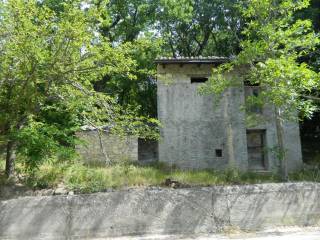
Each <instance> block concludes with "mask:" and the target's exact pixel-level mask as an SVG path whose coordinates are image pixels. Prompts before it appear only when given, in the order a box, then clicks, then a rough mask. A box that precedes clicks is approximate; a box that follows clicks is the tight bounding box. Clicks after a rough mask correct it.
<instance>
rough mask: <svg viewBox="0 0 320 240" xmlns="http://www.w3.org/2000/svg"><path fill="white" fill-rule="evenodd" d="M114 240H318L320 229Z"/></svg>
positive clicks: (135, 237) (148, 236) (147, 236)
mask: <svg viewBox="0 0 320 240" xmlns="http://www.w3.org/2000/svg"><path fill="white" fill-rule="evenodd" d="M110 239H114V240H126V239H128V240H175V239H176V240H320V228H296V229H280V230H279V229H277V230H275V231H265V232H258V233H234V234H228V235H223V234H213V235H193V236H185V235H146V236H130V237H118V238H110Z"/></svg>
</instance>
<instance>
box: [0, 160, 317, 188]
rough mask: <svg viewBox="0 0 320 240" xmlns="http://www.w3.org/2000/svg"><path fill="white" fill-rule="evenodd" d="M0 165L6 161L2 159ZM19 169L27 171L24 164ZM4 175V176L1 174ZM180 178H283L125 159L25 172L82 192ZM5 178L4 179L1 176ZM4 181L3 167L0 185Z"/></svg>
mask: <svg viewBox="0 0 320 240" xmlns="http://www.w3.org/2000/svg"><path fill="white" fill-rule="evenodd" d="M0 167H1V169H3V168H4V164H3V163H2V162H1V161H0ZM17 171H18V172H20V173H21V174H23V173H24V169H23V165H21V164H20V165H19V164H18V165H17ZM1 176H2V177H1ZM169 178H170V179H172V180H175V181H177V182H178V183H179V184H180V186H212V185H230V184H254V183H266V182H280V178H279V177H278V176H277V175H276V174H258V173H253V172H249V173H242V172H239V171H237V170H235V169H228V170H225V171H215V170H192V171H187V170H179V169H176V168H169V167H168V166H166V165H164V164H159V163H158V164H153V165H149V166H139V165H137V164H129V163H122V164H116V165H112V166H108V167H103V166H86V165H84V164H82V163H80V162H77V161H74V162H59V161H55V160H50V161H47V162H45V163H44V164H42V165H41V166H40V167H39V168H38V169H36V170H35V171H33V172H32V173H28V174H25V177H24V178H23V182H24V183H25V184H26V185H28V186H30V187H33V188H55V187H57V186H58V185H59V184H63V185H64V186H65V187H66V188H68V189H69V190H74V191H77V192H82V193H89V192H98V191H104V190H105V189H110V188H123V187H141V186H143V187H146V186H163V185H164V183H165V181H166V179H169ZM1 179H2V180H3V181H2V180H1ZM290 180H292V181H318V182H320V171H319V169H317V170H316V169H315V170H303V171H300V172H297V173H294V174H291V175H290ZM1 181H2V184H3V183H4V181H5V178H4V177H3V172H1V171H0V185H1Z"/></svg>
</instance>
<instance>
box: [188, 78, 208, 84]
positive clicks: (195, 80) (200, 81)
mask: <svg viewBox="0 0 320 240" xmlns="http://www.w3.org/2000/svg"><path fill="white" fill-rule="evenodd" d="M206 81H208V78H207V77H191V83H204V82H206Z"/></svg>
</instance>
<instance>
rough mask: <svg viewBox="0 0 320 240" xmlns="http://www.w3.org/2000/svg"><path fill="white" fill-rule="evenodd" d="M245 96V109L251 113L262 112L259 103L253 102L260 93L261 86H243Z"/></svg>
mask: <svg viewBox="0 0 320 240" xmlns="http://www.w3.org/2000/svg"><path fill="white" fill-rule="evenodd" d="M244 90H245V98H246V101H247V111H249V112H251V113H257V114H262V113H263V109H262V106H261V104H259V103H257V102H253V101H254V99H257V98H258V97H259V95H260V93H261V88H260V87H259V86H245V89H244Z"/></svg>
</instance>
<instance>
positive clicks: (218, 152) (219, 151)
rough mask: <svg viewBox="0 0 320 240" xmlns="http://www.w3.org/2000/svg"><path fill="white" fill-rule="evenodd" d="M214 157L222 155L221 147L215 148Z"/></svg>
mask: <svg viewBox="0 0 320 240" xmlns="http://www.w3.org/2000/svg"><path fill="white" fill-rule="evenodd" d="M216 157H222V149H216Z"/></svg>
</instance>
